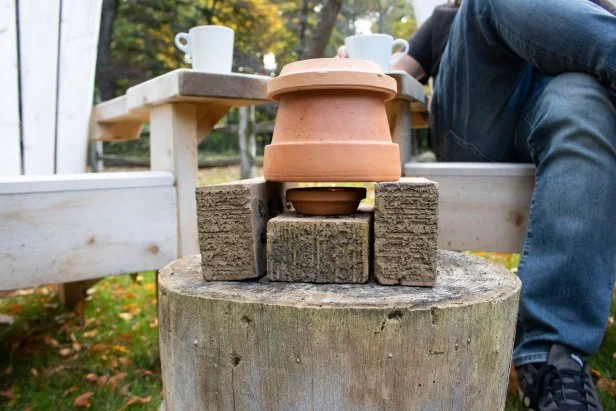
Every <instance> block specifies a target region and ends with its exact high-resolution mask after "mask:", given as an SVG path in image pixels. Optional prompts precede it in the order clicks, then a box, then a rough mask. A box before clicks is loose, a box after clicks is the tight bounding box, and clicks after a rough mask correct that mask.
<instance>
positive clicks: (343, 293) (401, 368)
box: [159, 251, 520, 411]
mask: <svg viewBox="0 0 616 411" xmlns="http://www.w3.org/2000/svg"><path fill="white" fill-rule="evenodd" d="M438 263H439V264H438V267H439V273H438V276H439V277H438V281H437V284H436V286H435V287H434V288H420V287H394V286H379V285H377V284H374V283H368V284H354V285H348V284H345V285H341V284H308V283H275V282H268V281H263V280H262V281H242V282H229V281H205V280H204V279H203V276H202V269H201V258H200V256H198V255H194V256H187V257H183V258H181V259H179V260H176V261H175V262H173V263H171V264H170V265H168V266H167V267H165V268H164V269H163V270H162V271H161V272H160V275H159V319H160V349H161V352H160V354H161V355H160V357H161V363H162V376H163V387H164V396H165V403H166V409H167V411H173V410H187V409H195V410H222V411H225V410H356V409H361V410H384V409H388V410H389V409H391V410H402V409H404V410H502V409H503V408H504V406H505V396H506V390H507V382H508V375H509V365H510V361H511V350H512V348H513V335H514V329H515V323H516V316H517V311H518V297H519V293H520V281H519V279H518V278H517V277H516V276H515V275H513V274H511V273H510V272H508V271H507V270H505V269H504V268H502V267H499V266H497V265H495V264H492V263H490V262H488V261H485V260H483V259H481V258H478V257H473V256H469V255H464V254H460V253H454V252H449V251H442V252H440V253H439V261H438Z"/></svg>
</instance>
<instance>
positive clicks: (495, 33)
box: [432, 0, 616, 161]
mask: <svg viewBox="0 0 616 411" xmlns="http://www.w3.org/2000/svg"><path fill="white" fill-rule="evenodd" d="M539 72H541V73H543V74H548V75H557V74H561V73H565V72H586V73H589V74H591V75H592V76H594V77H595V78H597V79H599V80H600V81H602V82H604V83H605V84H606V85H607V86H608V88H609V89H610V90H611V92H612V93H613V95H614V96H616V17H615V16H613V15H612V14H610V13H608V12H607V11H605V10H603V9H601V8H600V7H599V6H597V5H595V4H593V3H592V2H590V1H588V0H566V1H565V0H542V1H536V0H516V1H512V0H464V1H463V2H462V6H461V8H460V11H459V12H458V16H457V17H456V20H455V21H454V24H453V26H452V29H451V35H450V38H449V43H448V46H447V48H446V50H445V54H444V55H443V58H442V62H441V66H440V70H439V75H438V77H437V79H436V84H435V91H434V99H433V106H432V110H433V113H432V122H433V136H434V138H433V145H434V146H435V147H436V151H437V154H438V155H439V158H441V159H443V160H447V161H516V159H517V156H516V153H515V148H514V147H513V144H512V130H513V129H514V127H515V123H516V120H517V118H518V116H519V113H520V110H521V107H522V106H523V105H524V103H525V101H526V100H527V99H528V98H529V97H531V96H532V93H533V92H538V91H540V90H541V87H537V88H536V89H535V90H533V89H532V86H531V85H532V84H533V83H535V84H536V82H534V81H533V76H536V75H537V74H538V73H539Z"/></svg>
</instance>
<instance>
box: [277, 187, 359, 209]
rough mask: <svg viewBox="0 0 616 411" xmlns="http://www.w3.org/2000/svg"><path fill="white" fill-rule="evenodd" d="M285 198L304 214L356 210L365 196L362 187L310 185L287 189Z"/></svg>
mask: <svg viewBox="0 0 616 411" xmlns="http://www.w3.org/2000/svg"><path fill="white" fill-rule="evenodd" d="M286 197H287V200H289V201H291V203H293V208H295V211H297V212H298V213H300V214H305V215H345V214H352V213H354V212H355V211H357V206H358V205H359V203H360V202H361V200H363V199H364V198H366V189H365V188H363V187H310V188H292V189H290V190H287V193H286Z"/></svg>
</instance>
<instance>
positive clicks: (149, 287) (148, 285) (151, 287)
mask: <svg viewBox="0 0 616 411" xmlns="http://www.w3.org/2000/svg"><path fill="white" fill-rule="evenodd" d="M144 288H145V289H146V290H148V291H154V289H155V288H156V286H155V285H154V283H147V284H146V285H144Z"/></svg>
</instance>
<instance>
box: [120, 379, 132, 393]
mask: <svg viewBox="0 0 616 411" xmlns="http://www.w3.org/2000/svg"><path fill="white" fill-rule="evenodd" d="M130 385H131V383H130V382H129V383H128V384H126V385H124V386H122V388H120V393H121V394H122V395H128V388H129V387H130Z"/></svg>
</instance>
